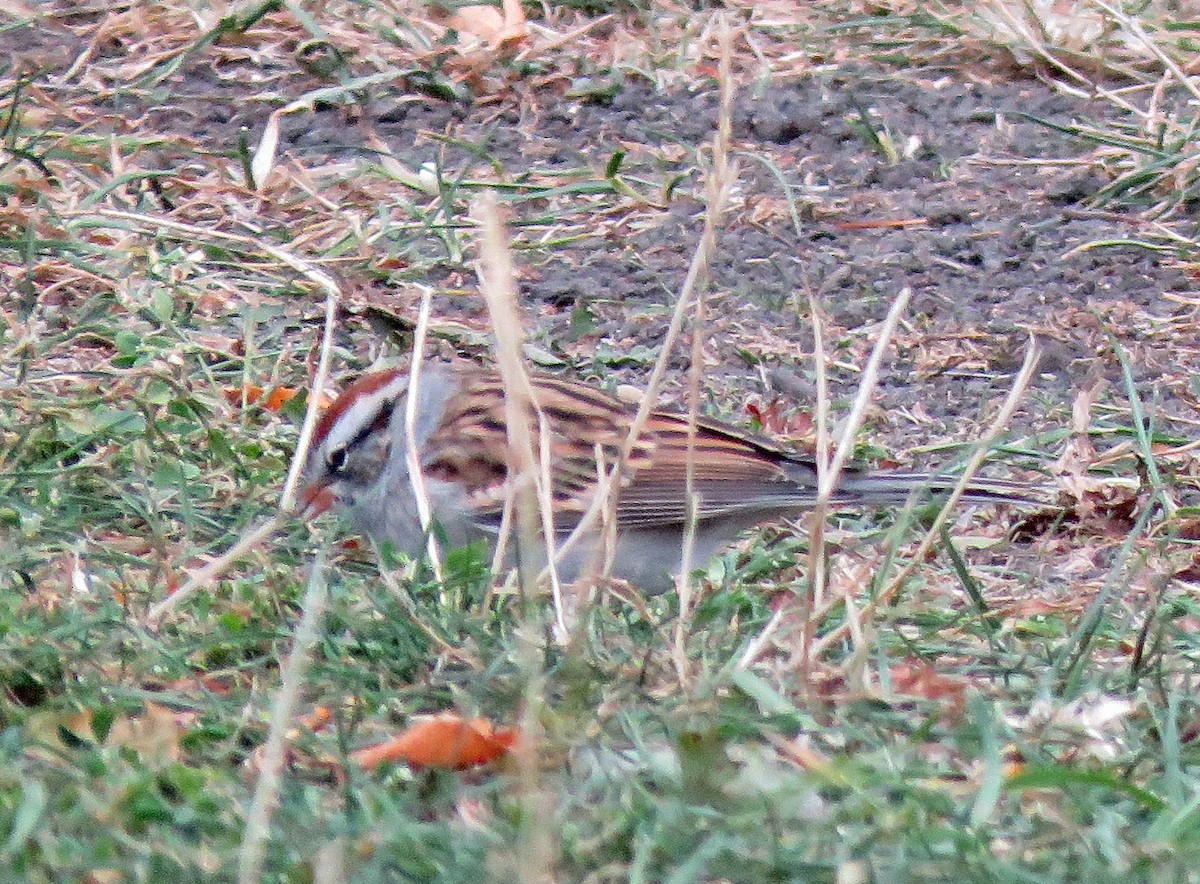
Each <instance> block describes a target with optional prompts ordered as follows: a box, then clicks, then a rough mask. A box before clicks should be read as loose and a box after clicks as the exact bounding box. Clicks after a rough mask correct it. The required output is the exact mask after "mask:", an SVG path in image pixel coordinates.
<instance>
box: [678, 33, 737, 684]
mask: <svg viewBox="0 0 1200 884" xmlns="http://www.w3.org/2000/svg"><path fill="white" fill-rule="evenodd" d="M717 43H718V47H719V51H720V58H719V60H718V69H717V70H718V73H717V78H718V81H719V84H720V90H721V105H720V112H719V114H718V117H717V133H716V137H715V138H714V139H713V147H712V168H711V169H710V170H709V173H708V176H707V178H706V180H705V196H706V200H705V202H706V209H707V211H706V212H705V215H704V231H703V233H702V234H701V236H700V242H699V244H698V245H697V247H696V252H695V254H694V255H693V256H692V265H691V268H689V276H692V272H691V271H692V268H694V269H695V278H696V280H697V284H695V285H694V286H693V289H694V292H695V294H694V295H693V296H692V297H691V298H687V297H685V296H682V295H681V296H680V303H681V304H685V303H687V302H688V300H691V302H692V303H693V304H694V310H693V314H692V323H691V333H692V348H691V350H692V352H691V366H690V369H689V371H688V387H689V389H688V438H687V447H688V453H687V474H686V480H685V486H684V487H685V489H686V494H687V499H688V520H687V523H686V526H685V531H684V537H683V548H682V550H681V555H680V567H679V574H678V576H677V577H676V580H675V586H676V590H677V592H678V594H679V616H678V618H677V619H676V621H675V637H674V642H673V643H672V654H671V657H672V661H673V662H674V664H675V674H676V677H677V678H678V679H679V683H680V685H681V686H683V687H684V688H685V689H686V688H687V686H688V684H689V682H690V680H691V675H690V670H691V666H690V661H689V660H688V655H687V637H688V634H689V633H690V631H691V622H692V606H693V600H694V599H693V596H694V582H693V580H692V554H693V548H694V545H695V539H696V512H697V508H698V504H699V501H698V500H697V498H696V492H695V490H694V488H695V445H696V422H697V421H698V420H699V417H700V380H701V375H702V374H703V373H704V284H705V283H706V282H707V280H706V279H705V277H706V276H707V274H708V267H709V262H710V259H711V257H712V254H713V252H714V251H716V247H717V230H718V224H719V223H720V221H721V218H722V216H723V214H724V210H725V204H726V202H727V200H728V196H729V192H730V190H731V188H732V186H733V181H732V178H731V175H730V168H729V142H730V137H731V132H732V128H733V123H732V120H733V96H734V82H733V70H732V64H733V62H732V59H733V41H732V37H731V35H730V31H729V19H728V17H727V16H725V15H721V16H719V17H718V18H717ZM663 352H664V353H666V352H667V351H666V349H665V345H664V351H663Z"/></svg>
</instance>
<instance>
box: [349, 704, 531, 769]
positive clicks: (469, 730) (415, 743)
mask: <svg viewBox="0 0 1200 884" xmlns="http://www.w3.org/2000/svg"><path fill="white" fill-rule="evenodd" d="M516 742H517V731H516V728H495V727H493V725H492V723H491V722H490V721H488V720H487V719H485V718H474V719H471V720H470V721H466V720H464V719H462V718H460V717H459V716H457V715H454V714H453V713H445V714H442V715H431V716H426V717H422V718H420V719H418V720H416V721H415V722H414V723H413V724H411V725H410V726H409V727H408V728H406V729H405V730H404V731H403V732H402V733H400V735H399V736H397V737H395V738H394V739H392V740H389V741H388V742H386V743H380V744H379V745H376V746H368V747H367V748H365V749H359V750H358V751H357V752H354V753H352V754H351V756H350V757H351V758H352V759H353V760H354V762H355V763H356V764H358V765H359V766H360V767H365V768H373V767H377V766H379V765H380V764H383V763H384V762H387V761H404V762H407V763H408V764H411V765H414V766H416V767H440V768H446V769H448V770H464V769H465V768H468V767H475V766H476V765H479V764H487V763H488V762H491V761H495V760H496V759H497V758H500V757H502V756H504V755H507V754H508V753H509V752H510V751H511V750H512V748H513V746H514V745H516Z"/></svg>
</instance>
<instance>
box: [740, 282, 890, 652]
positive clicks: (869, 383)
mask: <svg viewBox="0 0 1200 884" xmlns="http://www.w3.org/2000/svg"><path fill="white" fill-rule="evenodd" d="M911 297H912V289H910V288H908V287H907V286H906V287H905V288H903V289H901V290H900V292H899V293H898V294H897V295H896V299H895V300H894V301H893V302H892V306H891V308H890V309H889V310H888V313H887V316H886V317H885V318H884V321H883V323H882V324H881V325H880V327H879V337H878V338H877V339H876V340H875V346H874V347H873V348H872V350H871V355H870V356H869V357H868V359H867V364H866V366H865V367H864V368H863V372H862V375H861V376H860V378H859V382H858V390H857V392H856V393H855V396H854V404H853V405H852V406H851V408H850V413H849V415H847V417H846V421H845V423H844V425H843V427H842V432H841V438H840V439H839V440H838V446H837V449H836V451H835V452H834V455H833V459H832V460H831V461H830V462H829V464H828V466H825V465H824V462H823V461H822V460H818V462H817V464H818V465H817V476H818V478H817V500H816V504H815V506H814V512H815V513H816V514H817V517H816V518H814V519H813V520H812V522H813V524H814V525H815V524H816V523H817V521H818V518H819V517H820V516H822V515H823V514H824V513H825V511H826V510H827V509H828V506H829V498H830V497H831V496H832V494H833V492H834V491H835V490H837V480H838V477H839V476H840V475H841V472H842V467H843V466H845V463H846V461H847V460H849V458H850V454H851V452H852V451H853V450H854V437H855V436H856V435H857V433H858V428H859V426H860V425H861V424H862V420H863V416H864V415H865V414H866V411H867V405H868V403H869V402H870V401H871V394H872V393H873V392H874V390H875V386H876V384H878V383H879V366H880V365H881V364H882V362H883V356H884V354H885V353H886V352H887V348H888V346H889V345H890V344H891V341H892V336H893V335H894V334H895V333H896V326H897V324H898V323H899V321H900V317H901V315H902V314H903V313H904V311H905V309H906V308H907V307H908V302H909V299H910V298H911ZM818 359H820V357H818ZM826 395H827V394H826ZM821 413H822V411H821V410H818V414H821ZM818 432H819V431H818ZM817 530H818V531H819V530H820V529H817ZM821 545H822V543H821V542H820V538H818V541H814V542H813V543H812V544H811V548H812V549H813V550H814V551H815V550H817V549H819V548H820V546H821ZM814 555H816V556H819V555H820V554H819V553H813V554H810V559H809V564H810V567H818V568H820V570H821V571H824V565H823V563H822V562H821V561H820V559H819V558H816V559H815V563H814ZM813 579H814V576H813V574H812V573H811V572H810V574H809V580H810V582H811V581H812V580H813ZM811 595H812V592H810V596H811ZM815 609H816V606H815V605H814V608H813V609H810V612H809V613H808V616H807V617H806V620H807V619H811V617H812V616H813V615H812V613H811V611H812V610H815ZM782 622H783V618H782V617H779V616H773V617H772V618H771V619H770V620H769V621H768V622H767V625H766V626H765V627H763V630H762V631H761V632H760V633H759V635H758V636H757V637H756V638H755V640H754V641H753V642H751V643H750V645H749V646H748V647H747V649H746V652H745V653H743V654H742V657H741V659H740V661H739V664H740V665H742V666H749V665H750V664H752V663H753V662H754V657H752V656H750V651H751V650H752V649H754V650H755V651H756V653H761V652H762V651H763V650H764V649H765V648H766V647H767V644H768V642H769V640H770V638H771V637H772V634H773V633H774V631H775V630H776V629H778V628H779V625H780V624H781V623H782ZM805 632H806V634H807V632H808V627H807V626H806V627H805ZM809 648H810V645H809V643H808V640H807V639H805V641H804V643H803V647H802V648H801V659H802V661H810V657H809V653H808V651H809ZM802 665H805V666H807V665H808V664H807V663H802Z"/></svg>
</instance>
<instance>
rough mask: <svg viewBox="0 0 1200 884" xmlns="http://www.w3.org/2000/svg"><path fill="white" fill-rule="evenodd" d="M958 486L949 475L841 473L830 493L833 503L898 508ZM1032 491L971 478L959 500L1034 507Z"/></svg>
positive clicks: (1026, 486) (1027, 487) (1025, 486)
mask: <svg viewBox="0 0 1200 884" xmlns="http://www.w3.org/2000/svg"><path fill="white" fill-rule="evenodd" d="M957 485H958V479H956V478H954V477H953V476H938V475H934V474H932V473H904V472H899V471H892V472H888V471H881V472H869V473H868V472H858V471H852V472H847V473H844V474H843V475H842V477H841V479H840V481H839V482H838V487H837V490H836V491H835V492H834V494H833V501H832V502H833V503H835V504H862V503H865V504H881V505H899V504H903V503H905V502H907V501H908V500H909V498H912V497H915V498H916V499H918V500H919V499H921V498H929V497H944V496H946V495H947V494H949V493H950V492H951V491H953V490H954V488H955V487H956V486H957ZM1032 490H1034V489H1033V487H1032V486H1031V485H1029V484H1028V483H1023V482H1009V481H1005V480H1004V479H986V478H979V477H976V478H973V479H971V481H970V482H969V483H968V484H967V487H966V490H965V491H964V492H963V500H966V501H970V502H973V503H1015V504H1024V505H1026V506H1029V505H1033V504H1037V503H1038V501H1037V499H1036V498H1034V497H1033V496H1031V494H1030V491H1032Z"/></svg>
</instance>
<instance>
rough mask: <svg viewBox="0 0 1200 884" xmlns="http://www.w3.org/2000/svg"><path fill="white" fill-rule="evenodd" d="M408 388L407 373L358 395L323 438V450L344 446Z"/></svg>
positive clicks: (333, 449)
mask: <svg viewBox="0 0 1200 884" xmlns="http://www.w3.org/2000/svg"><path fill="white" fill-rule="evenodd" d="M407 389H408V375H399V376H398V377H396V378H394V379H393V380H391V381H389V382H388V383H386V384H384V385H383V386H382V387H380V388H379V389H378V390H374V391H372V392H371V393H369V394H367V395H365V396H359V397H358V399H357V400H356V401H355V402H353V403H351V405H350V407H349V408H347V409H346V411H345V412H344V413H343V414H342V416H341V417H339V418H338V419H337V422H336V423H335V424H334V425H333V427H332V428H330V430H329V435H328V436H327V437H326V438H325V450H326V451H337V450H338V449H339V448H345V447H346V446H347V445H349V444H350V443H351V442H353V441H354V439H355V437H357V436H358V434H359V433H361V432H362V431H363V429H364V428H365V427H368V426H370V425H371V424H372V423H374V422H375V419H376V418H377V417H378V416H379V412H380V410H382V409H383V408H384V407H385V406H386V405H387V404H388V403H390V402H392V401H393V400H396V399H398V398H399V397H400V396H401V395H402V394H403V393H405V392H406V391H407Z"/></svg>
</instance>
